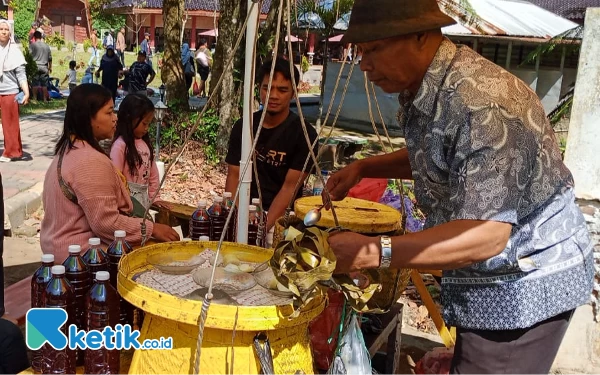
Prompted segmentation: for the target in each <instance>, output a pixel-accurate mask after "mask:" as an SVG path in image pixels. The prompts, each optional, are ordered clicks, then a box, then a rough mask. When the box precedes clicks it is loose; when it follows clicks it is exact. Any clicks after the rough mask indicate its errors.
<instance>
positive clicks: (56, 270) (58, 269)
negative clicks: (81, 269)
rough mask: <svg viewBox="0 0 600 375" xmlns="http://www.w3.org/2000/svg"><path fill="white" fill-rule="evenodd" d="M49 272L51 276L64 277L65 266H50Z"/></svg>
mask: <svg viewBox="0 0 600 375" xmlns="http://www.w3.org/2000/svg"><path fill="white" fill-rule="evenodd" d="M51 272H52V274H53V275H64V274H65V266H63V265H62V264H61V265H57V266H52V269H51Z"/></svg>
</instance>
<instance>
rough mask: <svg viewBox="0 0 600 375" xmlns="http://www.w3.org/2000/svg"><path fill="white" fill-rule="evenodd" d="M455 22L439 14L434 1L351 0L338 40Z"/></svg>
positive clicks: (357, 39)
mask: <svg viewBox="0 0 600 375" xmlns="http://www.w3.org/2000/svg"><path fill="white" fill-rule="evenodd" d="M455 23H456V21H454V19H452V18H451V17H449V16H447V15H445V14H444V13H442V11H441V10H440V8H439V6H438V4H437V1H436V0H355V1H354V6H353V7H352V14H351V15H350V23H349V26H348V30H347V31H346V33H345V34H344V36H343V37H342V41H341V42H342V43H364V42H372V41H374V40H380V39H386V38H391V37H395V36H400V35H408V34H413V33H418V32H421V31H427V30H434V29H439V28H442V27H444V26H450V25H453V24H455Z"/></svg>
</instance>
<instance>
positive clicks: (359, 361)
mask: <svg viewBox="0 0 600 375" xmlns="http://www.w3.org/2000/svg"><path fill="white" fill-rule="evenodd" d="M339 356H340V358H341V360H342V362H343V363H344V367H345V370H346V372H345V373H346V374H358V375H370V374H371V357H370V356H369V351H368V350H367V346H366V345H365V339H364V338H363V335H362V332H361V330H360V327H359V326H358V320H357V319H356V314H353V315H352V318H350V324H349V325H348V329H347V330H346V333H344V336H343V337H342V341H341V342H340V352H339Z"/></svg>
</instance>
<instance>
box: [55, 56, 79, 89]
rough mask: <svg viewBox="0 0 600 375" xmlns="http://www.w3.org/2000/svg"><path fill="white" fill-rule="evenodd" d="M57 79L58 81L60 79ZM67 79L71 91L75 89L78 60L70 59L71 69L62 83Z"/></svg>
mask: <svg viewBox="0 0 600 375" xmlns="http://www.w3.org/2000/svg"><path fill="white" fill-rule="evenodd" d="M56 81H57V82H58V79H57V80H56ZM67 81H69V91H73V90H74V89H75V87H77V62H75V60H71V61H69V71H67V75H66V76H65V78H64V79H63V81H62V82H61V83H60V85H61V86H62V85H64V84H65V82H67Z"/></svg>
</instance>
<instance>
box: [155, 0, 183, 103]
mask: <svg viewBox="0 0 600 375" xmlns="http://www.w3.org/2000/svg"><path fill="white" fill-rule="evenodd" d="M183 11H184V0H164V1H163V20H164V24H165V51H164V58H163V63H162V66H161V69H160V72H161V79H162V81H163V82H164V84H165V86H166V87H167V100H168V101H169V106H170V107H171V108H175V109H176V110H189V104H188V92H187V87H186V85H185V75H184V72H183V64H182V63H181V39H180V38H181V28H182V27H183Z"/></svg>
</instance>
